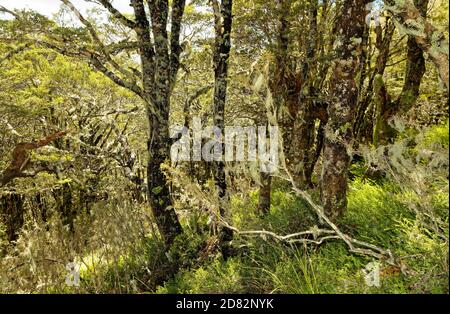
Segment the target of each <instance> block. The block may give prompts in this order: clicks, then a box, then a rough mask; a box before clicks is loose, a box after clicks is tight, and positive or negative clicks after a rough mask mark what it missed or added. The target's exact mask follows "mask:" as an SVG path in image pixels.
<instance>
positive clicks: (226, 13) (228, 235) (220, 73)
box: [213, 0, 233, 258]
mask: <svg viewBox="0 0 450 314" xmlns="http://www.w3.org/2000/svg"><path fill="white" fill-rule="evenodd" d="M232 8H233V1H232V0H222V1H221V2H220V7H219V4H218V2H217V1H213V9H214V24H215V33H216V37H215V47H214V79H215V82H214V110H213V114H214V117H213V121H214V126H217V127H218V128H219V129H220V130H221V132H222V139H224V134H223V132H224V130H225V103H226V98H227V86H228V61H229V57H230V50H231V27H232V21H233V17H232ZM220 145H222V158H221V160H220V161H216V164H215V168H214V179H215V185H216V189H217V191H218V194H219V195H218V196H219V202H220V215H221V217H222V218H224V219H228V213H227V209H226V206H227V203H228V199H227V198H228V195H227V182H226V175H225V147H224V141H223V140H222V143H221V144H220ZM232 239H233V232H232V230H231V229H229V228H223V227H222V228H220V230H219V241H220V247H221V251H222V254H223V256H224V257H225V258H226V257H228V256H229V255H230V241H231V240H232Z"/></svg>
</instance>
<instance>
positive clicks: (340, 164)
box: [321, 0, 367, 219]
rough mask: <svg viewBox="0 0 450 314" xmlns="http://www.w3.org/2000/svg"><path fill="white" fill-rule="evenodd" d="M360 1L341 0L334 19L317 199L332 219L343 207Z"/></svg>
mask: <svg viewBox="0 0 450 314" xmlns="http://www.w3.org/2000/svg"><path fill="white" fill-rule="evenodd" d="M366 3H367V1H364V0H349V1H344V3H343V6H342V11H341V12H340V17H339V19H338V21H337V23H338V24H337V27H336V30H337V32H336V33H337V38H336V43H335V51H336V55H337V57H336V59H335V60H334V64H333V73H332V77H331V82H330V87H331V95H332V97H333V98H332V100H331V103H330V104H329V105H328V108H327V111H328V117H329V120H328V123H327V125H326V127H325V139H324V152H323V168H322V177H321V198H322V202H323V205H324V209H325V213H326V214H327V215H328V216H329V217H330V218H332V219H334V218H336V217H338V216H340V215H341V214H342V213H343V212H344V210H345V209H346V206H347V199H346V196H347V172H348V167H349V163H350V158H351V157H350V156H351V154H350V153H349V151H348V150H350V148H351V147H352V140H353V132H352V125H353V123H354V119H355V114H356V106H357V101H358V88H357V82H356V80H355V78H356V76H357V72H358V69H360V67H359V62H360V55H361V43H362V37H363V32H364V23H365V5H366Z"/></svg>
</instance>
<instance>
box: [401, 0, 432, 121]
mask: <svg viewBox="0 0 450 314" xmlns="http://www.w3.org/2000/svg"><path fill="white" fill-rule="evenodd" d="M414 4H415V6H416V8H417V9H418V10H419V12H420V14H421V15H422V17H423V18H424V19H426V17H427V8H428V0H414ZM407 50H408V51H407V60H406V72H405V81H404V84H403V89H402V92H401V94H400V96H399V99H398V104H397V106H396V107H398V109H397V111H402V112H406V111H408V110H409V109H410V108H411V107H412V106H414V104H415V103H416V100H417V98H418V97H419V89H420V83H421V81H422V77H423V75H424V74H425V57H424V55H423V50H422V48H421V47H420V46H419V44H418V43H417V41H416V39H415V38H414V36H411V35H409V36H408V43H407Z"/></svg>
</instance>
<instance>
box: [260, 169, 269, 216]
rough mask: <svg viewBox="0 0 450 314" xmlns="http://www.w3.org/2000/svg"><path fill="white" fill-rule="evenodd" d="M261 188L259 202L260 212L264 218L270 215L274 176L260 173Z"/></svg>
mask: <svg viewBox="0 0 450 314" xmlns="http://www.w3.org/2000/svg"><path fill="white" fill-rule="evenodd" d="M260 180H261V182H260V187H259V201H258V212H259V214H260V215H262V216H266V215H267V214H269V213H270V192H271V189H272V187H271V185H272V176H271V175H270V173H268V172H263V171H261V172H260Z"/></svg>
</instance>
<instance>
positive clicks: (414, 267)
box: [0, 0, 449, 294]
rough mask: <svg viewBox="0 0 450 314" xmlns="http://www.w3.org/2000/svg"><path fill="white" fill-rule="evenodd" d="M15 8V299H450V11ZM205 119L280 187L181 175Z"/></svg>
mask: <svg viewBox="0 0 450 314" xmlns="http://www.w3.org/2000/svg"><path fill="white" fill-rule="evenodd" d="M8 2H9V1H0V12H1V13H3V14H2V15H0V143H1V145H0V218H1V219H0V292H2V293H301V294H303V293H448V274H449V261H448V227H449V226H448V223H449V222H448V187H449V186H448V146H449V129H448V128H449V120H448V53H449V51H448V9H449V8H448V1H445V0H385V1H374V2H369V1H365V0H348V1H341V0H336V1H325V0H309V1H306V0H276V1H264V0H246V1H242V0H210V1H203V0H191V1H185V0H171V1H168V0H155V1H143V0H131V1H129V2H130V6H131V8H132V10H133V14H125V13H122V12H119V11H118V10H117V9H116V8H115V7H114V3H113V2H111V1H109V0H92V1H88V0H86V1H85V2H89V3H91V4H92V9H91V10H89V11H88V12H81V11H80V10H79V8H77V6H76V5H75V2H74V3H72V2H71V1H69V0H60V2H61V9H60V11H59V12H58V13H57V14H55V15H54V16H53V17H52V18H50V17H47V16H44V15H42V14H40V13H38V12H34V11H30V10H11V9H9V8H8ZM377 10H378V11H377ZM376 12H380V15H379V17H378V15H377V14H376ZM194 117H200V119H201V121H202V124H203V126H208V125H215V126H218V127H219V128H220V129H222V130H223V129H224V127H225V126H243V127H245V126H277V127H278V128H279V130H280V138H279V144H280V151H279V159H280V162H279V164H278V168H277V170H276V172H273V173H269V172H264V171H263V169H264V166H267V162H266V161H265V160H261V159H259V160H258V161H256V162H245V161H234V162H228V161H227V162H225V161H223V160H221V161H215V162H206V161H192V162H182V161H180V162H171V159H170V156H171V147H172V144H173V143H175V142H176V141H177V139H179V136H177V135H176V134H175V135H174V136H171V129H170V128H171V126H172V125H175V124H179V125H182V126H186V127H190V128H192V123H193V118H194ZM211 136H212V134H211ZM267 136H269V135H268V134H267ZM204 140H205V141H206V140H207V139H206V138H205V139H204ZM219 145H220V146H222V148H223V145H224V144H223V142H220V144H219ZM224 154H225V150H223V152H222V157H223V156H224ZM371 262H372V263H373V262H375V263H376V265H378V267H379V269H380V276H381V281H380V285H379V286H370V285H367V283H366V280H365V275H366V274H367V272H368V271H369V270H367V269H366V267H367V265H368V264H369V263H371ZM68 263H74V264H75V265H79V267H80V268H79V272H80V285H79V286H69V285H67V283H66V276H67V274H68V272H69V271H70V270H69V269H67V268H66V266H67V265H68Z"/></svg>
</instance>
